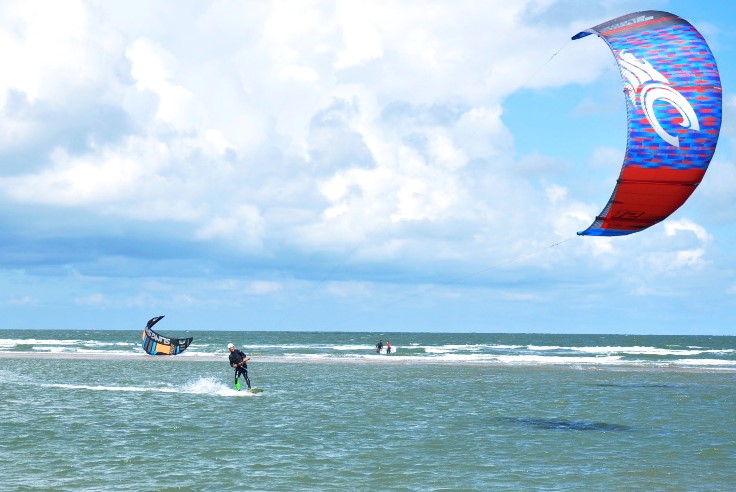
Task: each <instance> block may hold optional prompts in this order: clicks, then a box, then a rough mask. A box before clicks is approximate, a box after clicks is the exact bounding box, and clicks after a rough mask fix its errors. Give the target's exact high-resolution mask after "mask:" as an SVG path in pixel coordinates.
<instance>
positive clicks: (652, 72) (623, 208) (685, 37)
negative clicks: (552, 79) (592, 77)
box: [572, 10, 722, 236]
mask: <svg viewBox="0 0 736 492" xmlns="http://www.w3.org/2000/svg"><path fill="white" fill-rule="evenodd" d="M590 34H598V36H599V37H601V38H603V40H604V41H605V42H606V43H607V44H608V46H609V47H610V48H611V51H612V52H613V55H614V57H615V58H616V62H617V63H618V66H619V70H620V71H621V78H622V80H623V84H624V94H625V96H626V111H627V117H628V141H627V146H626V156H625V157H624V163H623V167H622V168H621V175H620V176H619V179H618V181H617V184H616V187H615V188H614V190H613V194H612V195H611V198H610V199H609V201H608V204H606V206H605V207H604V208H603V211H602V212H601V213H600V215H598V217H596V219H595V221H594V222H593V224H591V225H590V227H588V228H587V229H586V230H584V231H581V232H578V234H579V235H584V236H623V235H626V234H631V233H634V232H638V231H641V230H644V229H646V228H647V227H650V226H653V225H654V224H657V223H658V222H661V221H663V220H664V219H666V218H667V217H668V216H669V215H670V214H672V213H673V212H674V211H675V210H677V209H678V208H679V207H680V206H681V205H682V204H683V203H685V201H686V200H687V199H688V197H690V195H691V194H692V193H693V191H695V188H696V187H697V186H698V184H700V181H701V180H702V179H703V175H704V174H705V171H706V170H707V169H708V164H710V161H711V159H712V158H713V153H714V152H715V150H716V143H717V142H718V134H719V132H720V128H721V109H722V103H721V95H722V94H721V92H722V91H721V80H720V77H719V76H718V67H717V66H716V61H715V59H714V58H713V54H712V53H711V51H710V49H709V48H708V45H707V44H706V42H705V40H704V39H703V36H701V35H700V33H699V32H698V31H697V30H696V29H695V28H694V27H693V26H692V25H690V23H689V22H687V21H686V20H684V19H682V18H680V17H678V16H676V15H673V14H670V13H667V12H658V11H654V10H648V11H644V12H635V13H633V14H628V15H624V16H622V17H618V18H616V19H613V20H610V21H608V22H604V23H603V24H600V25H597V26H595V27H593V28H590V29H588V30H585V31H583V32H581V33H578V34H576V35H575V36H573V37H572V39H580V38H583V37H585V36H588V35H590Z"/></svg>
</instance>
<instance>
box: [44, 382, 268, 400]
mask: <svg viewBox="0 0 736 492" xmlns="http://www.w3.org/2000/svg"><path fill="white" fill-rule="evenodd" d="M38 386H41V387H44V388H62V389H82V390H89V391H113V392H126V393H188V394H193V395H213V396H237V397H250V396H256V395H255V394H253V393H250V392H248V391H237V390H235V389H233V388H230V387H228V386H226V385H225V384H223V383H222V382H220V381H218V380H216V379H215V378H199V379H196V380H194V381H192V382H189V383H186V384H184V385H183V386H181V387H173V386H158V387H155V386H152V387H145V386H110V385H89V384H67V383H56V384H55V383H42V384H40V385H38Z"/></svg>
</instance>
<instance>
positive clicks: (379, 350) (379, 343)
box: [376, 340, 383, 354]
mask: <svg viewBox="0 0 736 492" xmlns="http://www.w3.org/2000/svg"><path fill="white" fill-rule="evenodd" d="M382 348H383V340H379V341H378V343H377V344H376V353H377V354H380V353H381V349H382Z"/></svg>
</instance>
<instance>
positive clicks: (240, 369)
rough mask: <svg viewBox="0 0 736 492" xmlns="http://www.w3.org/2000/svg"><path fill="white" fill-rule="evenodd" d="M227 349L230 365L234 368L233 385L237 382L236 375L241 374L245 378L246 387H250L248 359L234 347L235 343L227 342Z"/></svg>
mask: <svg viewBox="0 0 736 492" xmlns="http://www.w3.org/2000/svg"><path fill="white" fill-rule="evenodd" d="M227 348H228V350H230V366H231V367H233V368H234V369H235V385H236V386H237V384H238V376H241V375H242V376H243V379H245V384H247V385H248V389H250V379H248V364H247V362H248V361H249V360H250V359H249V358H248V356H247V355H245V353H243V352H241V351H240V350H238V349H236V348H235V345H233V344H232V343H228V344H227Z"/></svg>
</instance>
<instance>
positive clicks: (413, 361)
mask: <svg viewBox="0 0 736 492" xmlns="http://www.w3.org/2000/svg"><path fill="white" fill-rule="evenodd" d="M0 359H11V360H12V359H16V360H89V361H98V360H99V361H140V362H146V363H149V362H162V363H179V362H227V355H224V354H223V355H220V356H218V355H197V356H181V355H180V356H150V355H146V354H130V355H127V354H104V353H95V354H79V353H67V352H46V353H41V352H39V353H32V352H3V351H0ZM250 363H251V364H260V363H265V364H335V365H342V364H349V365H393V366H414V365H416V366H447V367H450V366H457V367H497V368H527V369H528V368H538V369H561V370H562V369H564V370H576V371H579V370H586V371H595V370H597V371H610V372H667V373H673V372H679V373H713V374H736V367H734V368H729V367H708V366H702V367H677V366H641V365H633V364H593V363H585V362H574V363H570V364H560V363H544V362H534V363H531V362H516V363H505V362H499V361H456V360H454V361H447V360H437V359H430V358H423V357H422V358H420V357H402V356H396V357H394V356H375V357H365V358H321V357H319V358H318V357H287V356H265V357H258V356H255V357H253V356H251V361H250Z"/></svg>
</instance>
